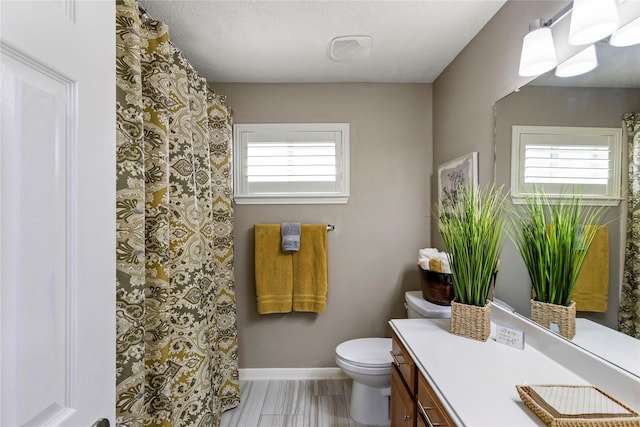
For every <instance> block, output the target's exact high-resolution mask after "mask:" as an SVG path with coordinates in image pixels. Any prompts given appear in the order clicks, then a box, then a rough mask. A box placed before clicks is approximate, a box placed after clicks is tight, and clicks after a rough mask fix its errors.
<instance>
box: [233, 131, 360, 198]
mask: <svg viewBox="0 0 640 427" xmlns="http://www.w3.org/2000/svg"><path fill="white" fill-rule="evenodd" d="M234 147H235V153H234V166H235V170H234V199H235V201H236V203H270V204H293V203H346V202H347V200H348V197H349V124H347V123H299V124H281V123H274V124H237V125H235V126H234Z"/></svg>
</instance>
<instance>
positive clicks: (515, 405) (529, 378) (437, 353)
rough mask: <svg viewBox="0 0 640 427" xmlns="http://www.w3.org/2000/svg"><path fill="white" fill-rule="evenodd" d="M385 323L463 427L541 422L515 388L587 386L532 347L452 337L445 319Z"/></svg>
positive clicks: (448, 323) (573, 374) (398, 320)
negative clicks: (539, 385)
mask: <svg viewBox="0 0 640 427" xmlns="http://www.w3.org/2000/svg"><path fill="white" fill-rule="evenodd" d="M389 323H390V325H391V327H392V329H393V330H394V331H395V333H396V334H397V335H398V337H399V338H400V340H401V341H402V343H403V345H404V346H405V347H406V349H407V351H408V352H409V353H410V355H411V357H412V358H413V360H414V361H415V362H416V365H417V366H418V369H419V370H420V372H421V373H422V374H423V375H424V376H425V377H426V378H427V380H428V381H429V383H430V384H431V385H432V387H433V388H434V391H435V392H436V394H438V396H439V398H440V400H441V401H442V403H443V405H444V406H445V407H446V409H447V410H448V412H449V413H450V415H451V416H452V418H453V419H454V421H456V423H458V424H459V425H461V426H468V427H480V426H486V427H489V426H491V427H498V426H508V427H515V426H518V427H520V426H521V427H524V426H538V425H539V426H544V425H545V424H544V423H543V422H542V421H541V420H540V419H539V418H538V417H537V416H536V415H535V414H534V413H533V412H532V411H531V410H529V408H527V407H526V406H525V405H524V403H522V400H521V399H520V396H519V395H518V392H517V390H516V385H534V384H572V385H583V384H588V382H586V381H585V380H584V379H583V378H581V377H579V376H578V375H576V374H575V373H573V372H572V371H570V370H568V369H566V368H565V367H563V366H562V365H560V364H559V363H557V362H555V361H553V360H552V359H550V358H549V357H547V356H546V355H545V354H543V353H541V352H540V351H538V350H536V349H535V348H533V347H531V346H529V345H525V349H524V350H519V349H515V348H512V347H509V346H507V345H504V344H499V343H497V342H496V341H495V340H494V339H493V338H491V337H490V338H489V339H488V340H487V341H486V342H482V341H476V340H472V339H469V338H464V337H459V336H456V335H453V334H452V333H451V332H450V331H449V327H450V320H449V319H396V320H391V321H390V322H389Z"/></svg>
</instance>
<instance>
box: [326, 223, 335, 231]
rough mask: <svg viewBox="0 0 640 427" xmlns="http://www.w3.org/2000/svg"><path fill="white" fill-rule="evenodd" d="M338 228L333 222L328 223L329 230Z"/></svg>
mask: <svg viewBox="0 0 640 427" xmlns="http://www.w3.org/2000/svg"><path fill="white" fill-rule="evenodd" d="M335 229H336V226H335V225H333V224H327V231H333V230H335Z"/></svg>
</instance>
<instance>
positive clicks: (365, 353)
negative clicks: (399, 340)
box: [336, 338, 393, 369]
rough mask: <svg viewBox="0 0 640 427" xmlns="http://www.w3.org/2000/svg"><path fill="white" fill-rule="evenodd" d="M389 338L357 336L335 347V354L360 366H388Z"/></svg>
mask: <svg viewBox="0 0 640 427" xmlns="http://www.w3.org/2000/svg"><path fill="white" fill-rule="evenodd" d="M390 352H391V338H357V339H353V340H349V341H345V342H343V343H342V344H339V345H338V346H337V347H336V356H337V358H338V359H340V360H342V361H343V362H345V363H347V364H349V365H352V366H359V367H362V368H373V369H375V368H379V369H384V368H389V367H390V366H391V362H392V361H393V360H392V358H391V353H390Z"/></svg>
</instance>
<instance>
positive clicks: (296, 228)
mask: <svg viewBox="0 0 640 427" xmlns="http://www.w3.org/2000/svg"><path fill="white" fill-rule="evenodd" d="M280 235H281V236H282V252H284V253H285V254H290V253H293V252H297V251H298V250H299V249H300V223H299V222H285V223H283V224H281V225H280Z"/></svg>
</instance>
